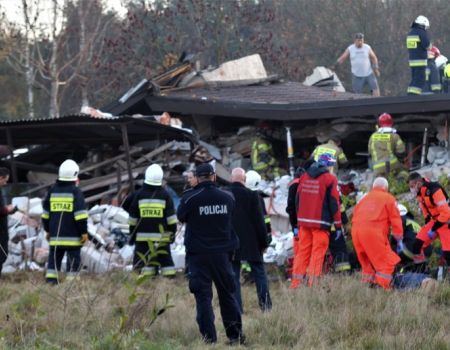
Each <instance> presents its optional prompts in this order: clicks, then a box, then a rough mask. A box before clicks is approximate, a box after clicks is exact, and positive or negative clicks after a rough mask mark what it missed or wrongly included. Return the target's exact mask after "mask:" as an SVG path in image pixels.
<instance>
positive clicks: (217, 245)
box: [177, 163, 245, 344]
mask: <svg viewBox="0 0 450 350" xmlns="http://www.w3.org/2000/svg"><path fill="white" fill-rule="evenodd" d="M195 175H196V177H197V179H198V182H199V183H198V185H197V186H195V188H194V189H192V190H191V191H189V192H186V193H185V194H184V195H183V197H182V199H181V202H180V205H179V207H178V212H177V216H178V219H179V220H180V221H181V222H185V223H186V236H185V242H184V243H185V246H186V253H187V259H188V263H189V289H190V291H191V293H193V294H194V296H195V301H196V304H197V323H198V326H199V329H200V333H201V335H202V337H203V339H204V341H205V342H207V343H215V342H216V341H217V334H216V328H215V326H214V312H213V308H212V296H213V294H212V282H214V284H215V286H216V290H217V295H218V297H219V305H220V311H221V314H222V322H223V325H224V327H225V333H226V335H227V337H228V339H229V341H230V344H243V343H244V342H245V337H244V335H243V333H242V320H241V312H240V310H239V306H238V303H237V301H236V299H235V297H234V293H235V290H236V286H235V282H234V274H233V269H232V265H231V258H232V255H233V252H234V251H235V250H236V249H237V248H238V246H239V241H238V239H237V236H236V234H235V233H234V231H233V229H232V215H233V210H234V207H235V201H234V197H233V195H232V194H231V193H229V192H225V191H223V190H220V189H219V188H217V187H216V186H215V184H214V181H215V179H216V175H215V172H214V169H213V167H212V166H211V165H210V164H208V163H204V164H200V165H199V166H198V167H197V169H196V171H195Z"/></svg>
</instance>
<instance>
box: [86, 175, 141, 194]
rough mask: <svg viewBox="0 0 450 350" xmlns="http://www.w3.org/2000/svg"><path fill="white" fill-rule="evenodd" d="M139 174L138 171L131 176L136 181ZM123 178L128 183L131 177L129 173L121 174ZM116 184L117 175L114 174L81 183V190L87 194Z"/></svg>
mask: <svg viewBox="0 0 450 350" xmlns="http://www.w3.org/2000/svg"><path fill="white" fill-rule="evenodd" d="M138 174H139V173H138V172H137V171H133V172H132V174H131V175H132V177H133V179H134V178H135V177H136V176H138ZM121 176H122V181H128V176H129V174H128V171H127V172H123V173H121ZM114 183H117V174H115V173H113V174H111V175H105V176H102V177H99V178H98V177H97V178H93V179H89V180H87V181H81V182H80V189H81V191H83V192H87V191H91V190H95V189H97V188H102V187H105V186H109V185H112V184H114Z"/></svg>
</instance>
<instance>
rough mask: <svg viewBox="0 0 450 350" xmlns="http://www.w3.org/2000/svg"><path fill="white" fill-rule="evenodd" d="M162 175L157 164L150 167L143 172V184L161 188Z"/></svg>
mask: <svg viewBox="0 0 450 350" xmlns="http://www.w3.org/2000/svg"><path fill="white" fill-rule="evenodd" d="M163 176H164V173H163V170H162V168H161V167H160V166H159V165H158V164H152V165H150V166H149V167H148V168H147V170H146V171H145V180H144V183H146V184H147V185H153V186H161V185H162V179H163Z"/></svg>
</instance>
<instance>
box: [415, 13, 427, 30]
mask: <svg viewBox="0 0 450 350" xmlns="http://www.w3.org/2000/svg"><path fill="white" fill-rule="evenodd" d="M414 23H417V24H419V25H421V26H424V27H425V29H428V28H430V21H429V20H428V18H426V17H425V16H422V15H420V16H418V17H417V18H416V20H415V21H414Z"/></svg>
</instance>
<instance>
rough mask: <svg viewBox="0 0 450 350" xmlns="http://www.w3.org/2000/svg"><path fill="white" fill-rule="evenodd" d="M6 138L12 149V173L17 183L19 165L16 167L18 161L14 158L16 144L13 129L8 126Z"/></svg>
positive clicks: (14, 181) (10, 149)
mask: <svg viewBox="0 0 450 350" xmlns="http://www.w3.org/2000/svg"><path fill="white" fill-rule="evenodd" d="M6 139H7V142H8V147H9V151H10V156H11V160H10V162H11V175H12V180H13V183H14V184H17V182H18V178H17V167H16V161H15V159H14V146H13V139H12V134H11V129H10V128H7V129H6Z"/></svg>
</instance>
